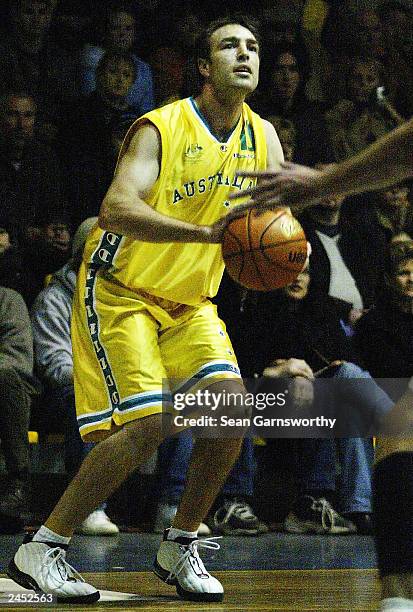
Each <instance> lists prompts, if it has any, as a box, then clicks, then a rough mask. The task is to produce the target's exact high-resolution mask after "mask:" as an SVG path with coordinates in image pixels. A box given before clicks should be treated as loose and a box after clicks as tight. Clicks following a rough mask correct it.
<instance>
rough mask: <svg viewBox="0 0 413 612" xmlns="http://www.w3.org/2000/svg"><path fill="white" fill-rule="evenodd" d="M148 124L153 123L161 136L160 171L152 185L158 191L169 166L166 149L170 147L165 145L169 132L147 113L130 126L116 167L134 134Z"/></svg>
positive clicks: (153, 190)
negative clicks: (161, 178)
mask: <svg viewBox="0 0 413 612" xmlns="http://www.w3.org/2000/svg"><path fill="white" fill-rule="evenodd" d="M146 124H151V125H153V126H154V127H155V128H156V130H157V131H158V134H159V136H160V152H159V173H158V177H157V179H156V181H155V183H154V185H153V187H152V193H156V192H157V190H158V189H159V184H160V177H161V176H163V175H164V170H165V166H167V162H168V160H167V159H166V157H167V156H166V151H167V150H168V147H167V146H165V144H166V141H167V134H166V130H165V129H163V128H161V126H160V125H158V123H157V122H155V121H153V120H152V119H151V118H150V117H147V116H146V115H143V116H142V117H139V119H137V120H136V121H135V122H134V123H133V124H132V125H131V126H130V128H129V130H128V132H127V133H126V136H125V138H124V140H123V143H122V146H121V149H120V151H119V155H118V159H117V162H116V167H117V166H118V164H119V161H120V159H121V158H122V156H123V155H124V154H125V152H126V151H127V149H128V147H129V144H130V142H131V140H132V138H133V137H134V135H135V134H136V132H137V130H138V129H139V128H141V127H142V126H143V125H146Z"/></svg>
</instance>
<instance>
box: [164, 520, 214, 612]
mask: <svg viewBox="0 0 413 612" xmlns="http://www.w3.org/2000/svg"><path fill="white" fill-rule="evenodd" d="M168 531H169V530H166V531H165V534H164V540H163V542H162V543H161V545H160V547H159V550H158V554H157V555H156V559H155V563H154V572H155V574H156V575H157V576H158V577H159V578H160V579H161V580H163V581H164V582H166V583H167V584H173V585H175V586H176V591H177V593H178V595H179V596H180V597H182V599H187V600H191V601H222V600H223V599H224V589H223V587H222V584H221V583H220V582H219V580H217V579H216V578H214V577H213V576H211V575H210V574H208V572H207V571H206V569H205V566H204V564H203V562H202V560H201V558H200V556H199V554H198V548H209V549H211V550H219V548H220V546H219V544H218V542H215V540H216V539H217V538H209V539H205V540H192V539H191V538H176V540H167V539H166V538H167V537H168Z"/></svg>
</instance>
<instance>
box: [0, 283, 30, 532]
mask: <svg viewBox="0 0 413 612" xmlns="http://www.w3.org/2000/svg"><path fill="white" fill-rule="evenodd" d="M0 378H1V381H0V439H1V447H2V451H3V455H4V460H5V464H6V470H7V475H8V482H7V486H6V488H5V490H4V491H2V493H1V495H0V532H2V533H15V532H17V531H19V530H20V529H21V528H22V526H23V524H24V521H25V520H27V514H28V511H29V501H30V489H29V486H30V483H29V442H28V431H29V420H30V404H31V398H32V397H33V396H34V395H36V394H37V392H38V391H39V387H38V383H37V381H36V380H35V378H34V376H33V337H32V331H31V327H30V319H29V314H28V312H27V308H26V306H25V304H24V301H23V298H22V297H21V295H19V294H18V293H17V292H16V291H13V290H12V289H6V288H5V287H0Z"/></svg>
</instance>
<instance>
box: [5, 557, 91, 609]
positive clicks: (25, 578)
mask: <svg viewBox="0 0 413 612" xmlns="http://www.w3.org/2000/svg"><path fill="white" fill-rule="evenodd" d="M6 573H7V575H8V577H9V578H11V579H12V580H14V582H16V583H17V584H19V585H20V586H22V587H24V588H25V589H30V590H31V591H36V592H37V593H42V592H43V591H42V590H41V589H40V588H39V585H38V584H37V582H36V581H35V579H34V578H33V577H32V576H30V575H29V574H25V573H24V572H22V571H21V570H19V568H18V567H17V565H16V564H15V562H14V560H11V561H10V563H9V566H8V568H7V570H6ZM99 599H100V593H99V591H95V592H94V593H90V594H89V595H80V596H77V597H59V595H58V596H57V601H58V603H93V602H95V601H98V600H99Z"/></svg>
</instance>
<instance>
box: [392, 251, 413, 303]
mask: <svg viewBox="0 0 413 612" xmlns="http://www.w3.org/2000/svg"><path fill="white" fill-rule="evenodd" d="M394 288H395V289H396V291H397V293H398V294H399V295H400V296H401V297H404V298H410V299H413V259H406V260H405V261H402V262H401V263H399V265H398V266H397V269H396V273H395V275H394Z"/></svg>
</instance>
